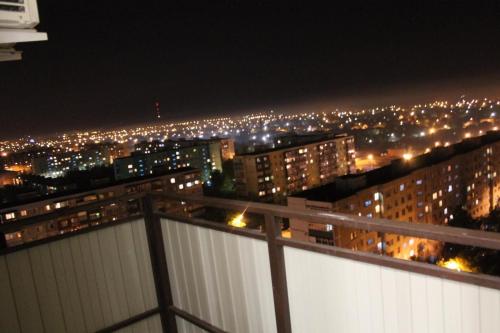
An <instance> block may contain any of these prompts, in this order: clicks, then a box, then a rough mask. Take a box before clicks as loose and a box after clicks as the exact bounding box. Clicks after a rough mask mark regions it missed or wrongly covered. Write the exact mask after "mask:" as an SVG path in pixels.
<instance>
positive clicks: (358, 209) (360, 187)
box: [288, 132, 500, 258]
mask: <svg viewBox="0 0 500 333" xmlns="http://www.w3.org/2000/svg"><path fill="white" fill-rule="evenodd" d="M498 172H500V134H499V133H498V132H489V133H488V134H486V135H484V136H481V137H477V138H473V139H468V140H464V141H462V142H460V143H457V144H455V145H452V146H450V147H440V148H437V149H434V150H433V151H431V152H430V153H428V154H424V155H420V156H417V157H415V158H413V159H411V160H394V161H393V162H392V163H391V164H390V165H387V166H384V167H382V168H379V169H375V170H372V171H369V172H366V173H362V174H356V175H347V176H343V177H340V178H337V179H336V180H335V181H334V182H332V183H329V184H326V185H323V186H321V187H318V188H315V189H311V190H308V191H305V192H302V193H298V194H296V195H294V196H292V197H289V198H288V205H289V206H293V207H299V208H307V209H314V210H323V211H327V212H339V213H347V214H354V215H358V216H366V217H368V218H386V219H390V220H398V221H407V222H417V223H430V224H438V225H442V224H447V223H449V221H450V220H452V219H453V218H454V216H453V211H454V210H455V209H457V208H459V207H463V208H465V209H466V210H467V212H468V213H469V214H470V215H471V216H472V217H474V218H477V217H480V216H483V215H486V214H488V213H489V212H490V211H491V210H492V209H494V208H495V207H496V206H497V205H498V203H499V200H500V181H499V178H498ZM290 226H291V227H290V228H291V234H292V237H293V238H298V239H302V240H309V241H315V242H319V243H327V244H335V245H338V246H341V247H345V248H350V249H359V250H363V251H369V252H384V253H386V254H388V255H391V256H394V257H400V258H409V257H428V256H432V255H433V252H434V251H435V247H436V246H437V244H436V243H435V242H431V241H427V240H420V239H416V238H414V237H404V236H400V235H382V234H379V233H374V232H366V231H363V230H358V229H355V228H346V227H334V226H329V225H318V224H311V223H307V222H306V221H299V220H292V221H291V222H290Z"/></svg>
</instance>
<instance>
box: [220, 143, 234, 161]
mask: <svg viewBox="0 0 500 333" xmlns="http://www.w3.org/2000/svg"><path fill="white" fill-rule="evenodd" d="M218 140H219V141H220V148H221V157H222V160H223V161H227V160H232V159H233V158H234V155H235V150H234V139H231V138H221V139H218Z"/></svg>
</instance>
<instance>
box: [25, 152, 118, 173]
mask: <svg viewBox="0 0 500 333" xmlns="http://www.w3.org/2000/svg"><path fill="white" fill-rule="evenodd" d="M119 156H121V148H120V147H119V145H117V144H111V143H109V144H108V143H102V144H92V145H87V146H85V147H82V148H81V149H80V150H78V151H71V152H62V153H58V152H48V153H43V154H39V155H38V156H35V157H33V159H32V163H31V164H32V172H33V174H35V175H40V176H44V177H51V178H55V177H61V176H64V175H65V174H66V173H67V172H68V171H71V170H89V169H92V168H94V167H98V166H109V165H111V164H112V163H113V160H114V159H116V158H118V157H119Z"/></svg>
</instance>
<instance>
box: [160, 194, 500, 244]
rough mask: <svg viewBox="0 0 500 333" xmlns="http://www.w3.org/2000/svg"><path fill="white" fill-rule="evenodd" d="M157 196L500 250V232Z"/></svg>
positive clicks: (236, 201) (230, 202) (264, 205)
mask: <svg viewBox="0 0 500 333" xmlns="http://www.w3.org/2000/svg"><path fill="white" fill-rule="evenodd" d="M155 196H159V197H163V198H167V199H173V200H182V201H186V202H194V203H205V204H207V205H209V206H212V207H216V208H225V209H240V210H244V209H246V210H247V212H254V213H261V214H273V215H274V216H277V217H285V218H296V219H300V220H302V221H305V222H308V223H318V224H332V225H335V226H343V227H348V228H353V229H362V230H366V231H377V232H384V233H393V234H398V235H405V236H413V237H418V238H426V239H431V240H439V241H443V242H450V243H456V244H461V245H470V246H477V247H482V248H488V249H493V250H500V233H495V232H488V231H481V230H473V229H465V228H457V227H449V226H442V225H434V224H422V223H411V222H403V221H393V220H388V219H382V218H367V217H361V216H354V215H349V214H342V213H328V212H318V211H314V210H309V209H297V208H293V207H287V206H279V205H273V204H264V203H256V202H245V201H238V200H227V199H220V198H213V197H202V196H189V197H188V196H179V195H172V194H165V193H163V194H160V193H156V194H155Z"/></svg>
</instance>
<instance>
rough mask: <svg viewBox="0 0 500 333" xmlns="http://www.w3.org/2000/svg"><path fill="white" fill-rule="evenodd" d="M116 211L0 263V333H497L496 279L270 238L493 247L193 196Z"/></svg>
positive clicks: (494, 238)
mask: <svg viewBox="0 0 500 333" xmlns="http://www.w3.org/2000/svg"><path fill="white" fill-rule="evenodd" d="M130 199H134V200H140V202H141V205H140V211H139V212H136V213H134V214H133V215H132V216H130V217H128V218H125V219H119V220H116V221H110V222H107V223H101V224H98V223H95V224H92V225H91V224H89V225H88V226H87V227H86V228H82V229H79V230H76V231H74V232H70V233H65V234H62V235H57V236H53V237H50V238H46V239H39V240H34V241H32V242H29V243H25V244H22V245H19V246H14V247H10V248H6V249H3V250H2V255H1V257H0V289H1V290H0V294H1V295H2V297H1V298H0V331H1V332H111V331H117V330H122V329H126V330H129V331H138V332H139V331H140V332H160V331H163V332H196V331H202V330H203V331H208V332H292V331H293V332H331V331H335V332H500V316H499V315H498V314H499V313H500V278H498V277H495V276H488V275H484V274H476V273H466V272H458V271H453V270H449V269H445V268H442V267H438V266H434V265H430V264H426V263H421V262H414V261H407V260H400V259H395V258H391V257H387V256H383V255H378V254H372V253H364V252H357V251H351V250H348V249H344V248H338V247H335V246H329V245H321V244H316V243H307V242H302V241H297V240H294V239H287V238H283V237H282V236H281V224H280V221H281V219H283V218H296V219H300V220H303V221H309V222H311V223H320V224H321V223H324V224H333V225H336V226H347V227H350V228H356V229H363V230H368V231H378V232H383V233H392V234H400V235H408V236H415V237H420V238H426V239H433V240H439V241H443V242H453V243H456V244H462V245H470V246H480V247H484V248H490V249H494V250H500V235H499V234H496V233H489V232H483V231H477V230H468V229H459V228H451V227H445V226H435V225H421V224H415V223H405V222H395V221H390V220H380V219H368V218H362V217H357V216H349V215H344V214H334V213H324V212H315V211H309V210H297V209H291V208H289V207H283V206H276V205H269V204H260V203H248V202H242V201H233V200H222V199H216V198H207V197H179V196H173V195H172V196H170V195H165V194H154V195H139V196H137V195H135V196H126V197H122V198H114V199H113V200H116V201H117V202H119V201H127V200H130ZM166 202H169V203H170V202H176V203H178V204H179V205H181V206H183V207H185V208H188V207H192V206H196V207H201V206H203V207H214V208H220V209H225V210H236V211H240V212H241V211H243V210H246V212H247V213H251V214H256V215H260V216H261V217H262V220H263V221H264V226H263V228H262V231H261V230H253V229H246V228H235V227H231V226H229V225H226V224H222V223H218V222H213V221H207V220H205V219H201V218H199V217H196V216H194V215H193V213H191V212H192V211H191V210H190V209H183V210H178V209H177V210H175V213H174V212H172V211H170V210H168V209H167V210H166V211H162V210H164V209H163V208H164V207H166V205H165V203H166ZM106 204H109V202H106ZM100 205H101V206H102V205H104V203H102V202H101V203H100V202H95V203H92V204H90V205H88V207H89V208H92V209H94V208H96V207H99V206H100ZM82 207H87V206H79V207H77V208H75V210H81V209H82ZM72 209H73V208H68V209H64V210H60V211H57V212H55V213H51V214H47V215H44V216H39V217H33V218H27V219H25V220H21V221H16V222H13V223H5V224H3V225H2V226H1V227H0V228H1V229H0V230H1V231H4V230H9V231H12V230H15V229H16V228H19V227H20V226H22V225H27V224H36V223H39V222H40V221H43V220H44V219H45V220H47V219H55V218H57V216H59V217H60V216H63V215H64V214H71V213H72V212H73V211H72Z"/></svg>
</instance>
